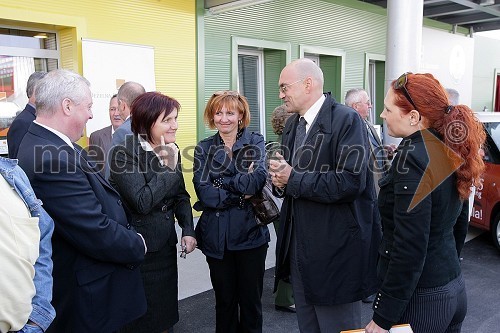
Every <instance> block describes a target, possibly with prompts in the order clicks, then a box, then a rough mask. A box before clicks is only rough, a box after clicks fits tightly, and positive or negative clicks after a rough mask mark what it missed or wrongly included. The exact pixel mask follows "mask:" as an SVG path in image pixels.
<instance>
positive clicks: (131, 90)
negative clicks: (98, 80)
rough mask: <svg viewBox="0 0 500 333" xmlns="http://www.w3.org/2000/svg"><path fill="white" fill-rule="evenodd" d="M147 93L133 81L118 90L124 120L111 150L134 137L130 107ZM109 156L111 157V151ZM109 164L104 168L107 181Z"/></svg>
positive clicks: (117, 131)
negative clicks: (128, 136)
mask: <svg viewBox="0 0 500 333" xmlns="http://www.w3.org/2000/svg"><path fill="white" fill-rule="evenodd" d="M145 92H146V90H145V89H144V87H143V86H142V85H141V84H139V83H137V82H133V81H129V82H125V83H124V84H122V86H121V87H120V89H118V93H117V94H116V98H117V99H118V112H119V113H120V117H121V118H122V120H123V124H122V125H121V126H120V127H118V128H117V129H116V131H115V133H114V134H113V139H112V140H111V147H110V148H109V149H113V147H114V146H116V145H121V144H123V143H124V142H125V137H126V136H127V135H132V128H131V124H130V122H131V119H130V106H131V105H132V102H133V101H134V100H135V99H136V98H137V97H139V96H140V95H142V94H144V93H145ZM108 156H110V154H109V150H108ZM109 164H110V161H109V160H106V166H105V168H104V178H106V179H108V178H109V174H110V171H109Z"/></svg>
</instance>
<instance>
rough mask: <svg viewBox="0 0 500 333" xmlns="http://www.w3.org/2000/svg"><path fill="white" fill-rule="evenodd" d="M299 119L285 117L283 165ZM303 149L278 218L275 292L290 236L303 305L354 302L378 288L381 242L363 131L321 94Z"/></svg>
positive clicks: (349, 112) (285, 271)
mask: <svg viewBox="0 0 500 333" xmlns="http://www.w3.org/2000/svg"><path fill="white" fill-rule="evenodd" d="M298 119H299V116H298V115H294V116H292V117H290V118H289V119H288V121H287V123H286V125H285V129H284V131H283V139H282V143H283V148H284V153H285V154H284V157H285V160H286V161H287V162H288V163H289V164H290V165H292V162H291V156H290V151H291V150H292V149H293V142H294V138H295V131H296V127H297V123H298ZM303 147H304V149H305V152H304V153H303V154H302V155H301V157H300V159H299V161H298V165H295V166H294V165H292V166H293V167H294V168H293V171H292V173H291V175H290V178H289V181H288V184H287V187H286V193H285V194H286V195H285V200H284V202H283V207H282V210H281V219H280V224H281V226H280V230H279V232H278V241H277V246H276V258H277V259H276V284H277V282H278V281H279V280H280V279H282V278H286V277H287V276H288V275H289V273H290V265H289V256H288V254H289V246H290V239H291V233H292V232H295V235H296V241H297V261H298V263H297V264H298V267H299V271H300V274H301V277H302V281H303V284H304V292H305V297H306V301H307V303H308V304H313V305H332V304H342V303H350V302H354V301H357V300H360V299H362V298H363V297H366V296H368V295H370V294H372V293H373V292H374V291H375V290H376V287H377V280H376V277H375V265H376V258H377V248H378V246H379V244H380V236H381V230H380V224H379V220H378V218H377V212H376V207H375V203H376V199H375V188H374V183H373V175H372V174H371V173H370V172H368V168H367V163H368V158H369V147H368V139H367V131H366V127H365V124H364V123H363V120H362V119H361V117H360V116H359V115H358V114H357V113H356V112H355V111H354V110H353V109H351V108H349V107H346V106H344V105H342V104H338V103H337V102H336V101H335V100H334V99H333V98H332V97H331V96H330V94H327V96H326V100H325V102H324V103H323V105H322V107H321V109H320V111H319V113H318V115H317V117H316V120H315V121H314V122H313V124H311V127H310V128H309V131H308V133H307V137H306V140H305V144H304V146H303ZM287 148H288V149H287ZM292 220H293V223H292ZM292 225H293V228H292ZM292 229H293V230H292Z"/></svg>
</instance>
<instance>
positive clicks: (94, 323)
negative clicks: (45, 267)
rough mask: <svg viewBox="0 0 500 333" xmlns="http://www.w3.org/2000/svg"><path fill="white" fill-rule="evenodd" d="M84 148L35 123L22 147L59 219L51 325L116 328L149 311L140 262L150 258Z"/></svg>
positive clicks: (23, 159) (56, 328)
mask: <svg viewBox="0 0 500 333" xmlns="http://www.w3.org/2000/svg"><path fill="white" fill-rule="evenodd" d="M75 148H76V149H79V150H80V149H81V148H80V147H79V146H78V145H75ZM82 155H83V157H82V156H81V155H79V154H77V152H75V150H74V149H72V148H71V147H70V146H68V145H67V144H66V143H65V142H64V141H63V140H62V139H61V138H59V137H58V136H57V135H55V134H54V133H52V132H51V131H49V130H47V129H45V128H43V127H42V126H40V125H38V124H35V123H32V124H31V126H30V128H29V130H28V133H27V134H26V135H25V137H24V139H23V140H22V142H21V146H20V149H19V154H18V158H19V165H20V166H21V167H22V168H23V169H24V171H25V172H26V174H27V175H28V178H29V180H30V182H31V184H32V186H33V189H34V190H35V194H36V196H37V197H38V198H40V199H41V200H42V201H43V202H44V208H45V209H46V211H47V212H48V213H49V214H50V216H51V217H52V218H53V219H54V222H55V231H54V235H53V238H52V247H53V252H52V259H53V262H54V269H53V274H52V275H53V277H54V289H53V302H52V304H53V305H54V308H55V310H56V313H57V316H56V319H55V320H54V322H53V323H52V325H51V326H50V327H49V330H48V331H47V332H54V333H59V332H82V333H88V332H102V333H109V332H114V331H116V330H118V328H120V327H121V326H123V325H124V324H126V323H128V322H130V321H132V320H134V319H135V318H137V317H139V316H141V315H142V314H143V313H144V312H145V311H146V299H145V296H144V289H143V285H142V280H141V276H140V272H139V269H136V267H137V266H138V264H139V263H140V262H141V261H142V260H143V259H144V245H143V242H142V239H141V238H140V236H138V235H137V233H136V232H135V231H134V230H132V228H131V226H130V224H128V222H127V221H128V219H127V215H126V212H125V210H124V206H123V204H122V201H121V199H120V196H119V195H118V193H117V192H116V191H115V189H114V188H113V187H111V185H110V184H109V183H108V182H106V181H105V180H104V178H103V177H102V176H101V175H100V174H99V173H97V172H96V171H95V170H93V169H92V168H91V166H89V164H88V163H87V162H86V160H85V159H84V157H85V155H86V154H85V151H83V152H82Z"/></svg>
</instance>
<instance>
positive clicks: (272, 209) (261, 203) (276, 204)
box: [250, 180, 283, 225]
mask: <svg viewBox="0 0 500 333" xmlns="http://www.w3.org/2000/svg"><path fill="white" fill-rule="evenodd" d="M250 202H251V203H252V205H253V211H254V213H255V217H256V219H257V224H258V225H268V224H269V223H271V222H273V221H274V220H276V219H279V217H280V211H281V204H282V203H283V199H282V198H277V197H276V196H274V194H273V188H272V185H271V183H270V182H269V180H268V181H267V182H266V185H265V186H264V188H263V189H262V192H259V193H257V194H255V195H254V196H253V197H252V198H250Z"/></svg>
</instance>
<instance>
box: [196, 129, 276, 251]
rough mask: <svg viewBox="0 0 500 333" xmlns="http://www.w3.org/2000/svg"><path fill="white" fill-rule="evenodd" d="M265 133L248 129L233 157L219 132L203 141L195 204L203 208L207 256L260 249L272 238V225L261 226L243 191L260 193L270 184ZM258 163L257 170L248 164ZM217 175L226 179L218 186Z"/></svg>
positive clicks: (201, 229) (201, 242)
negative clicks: (267, 179)
mask: <svg viewBox="0 0 500 333" xmlns="http://www.w3.org/2000/svg"><path fill="white" fill-rule="evenodd" d="M265 158H266V155H265V146H264V138H263V137H262V135H260V134H257V133H250V132H248V131H247V130H246V129H244V130H243V133H242V135H241V137H240V138H239V139H237V140H236V142H235V143H234V145H233V159H229V158H228V156H227V155H226V152H225V150H224V145H223V144H222V143H221V139H220V136H219V134H218V133H217V134H215V135H213V136H211V137H209V138H207V139H205V140H202V141H200V142H199V143H198V145H197V146H196V149H195V154H194V176H193V183H194V188H195V190H196V194H197V195H198V200H199V201H198V202H197V203H196V204H195V209H196V210H198V211H200V210H202V211H203V213H202V214H201V217H200V220H199V221H198V223H197V225H196V236H197V237H196V239H197V241H198V246H199V247H200V249H201V250H202V251H203V253H204V254H205V255H206V256H209V257H213V258H217V259H222V258H223V256H224V250H225V248H227V249H228V250H247V249H254V248H257V247H259V246H262V245H264V244H266V243H267V242H269V240H270V237H269V230H268V229H267V226H259V225H257V221H256V220H255V214H254V212H253V207H252V204H251V203H250V202H249V201H248V200H243V201H242V203H243V205H241V206H240V202H241V200H240V196H241V195H243V194H255V193H257V192H259V191H261V190H262V188H263V187H264V184H265V183H266V177H267V171H266V166H265ZM252 162H254V171H253V172H252V173H248V167H249V166H250V164H251V163H252ZM216 179H223V181H222V184H221V186H220V187H216V186H215V185H214V182H215V180H216Z"/></svg>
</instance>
